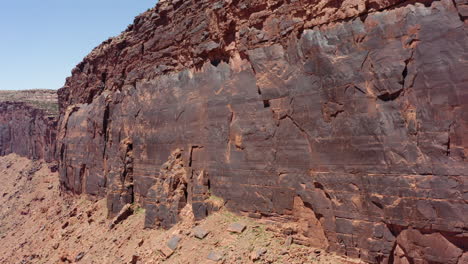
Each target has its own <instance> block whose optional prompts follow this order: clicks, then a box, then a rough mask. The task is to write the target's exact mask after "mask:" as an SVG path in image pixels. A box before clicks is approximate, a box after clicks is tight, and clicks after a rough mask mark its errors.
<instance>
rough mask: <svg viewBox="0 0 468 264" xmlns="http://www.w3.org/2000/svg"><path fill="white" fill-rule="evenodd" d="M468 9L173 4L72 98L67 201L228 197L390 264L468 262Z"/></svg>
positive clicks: (168, 214) (448, 4)
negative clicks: (83, 197)
mask: <svg viewBox="0 0 468 264" xmlns="http://www.w3.org/2000/svg"><path fill="white" fill-rule="evenodd" d="M466 7H467V5H466V1H462V0H458V1H448V0H443V1H378V0H374V1H325V0H324V1H281V0H269V1H264V0H261V1H260V0H259V1H253V0H248V1H247V0H246V1H243V0H237V1H219V2H215V1H208V0H205V1H190V0H186V1H182V0H179V1H177V0H174V1H161V2H160V3H159V4H158V5H157V6H156V7H155V8H154V9H153V10H151V11H148V12H146V13H144V14H142V15H140V16H139V17H137V18H136V19H135V23H134V24H133V25H131V26H129V28H128V29H127V30H126V31H125V32H124V33H123V34H122V35H121V36H119V37H116V38H114V39H110V40H108V41H106V42H104V43H103V44H102V45H101V46H99V47H97V48H96V49H95V50H94V51H93V52H92V53H91V54H90V55H89V56H88V57H86V58H85V59H84V61H83V62H82V63H80V64H79V65H78V66H77V68H75V69H74V70H73V74H72V76H71V77H70V78H68V79H67V82H66V85H65V87H64V88H62V89H61V90H60V91H59V99H60V107H61V118H60V127H59V136H58V147H57V150H58V151H59V153H58V156H59V160H60V179H61V184H62V187H63V188H64V189H66V190H69V191H72V192H74V193H77V194H82V193H85V194H88V195H95V196H98V197H104V196H106V197H107V198H108V210H109V213H110V214H111V215H113V214H115V213H117V212H118V211H119V210H120V209H121V208H122V207H123V205H124V204H126V203H131V202H137V203H140V204H142V205H143V206H144V207H145V208H146V223H145V224H146V226H147V227H156V226H162V227H165V228H167V227H170V226H172V225H173V224H175V223H176V222H177V221H178V213H179V211H180V209H181V208H183V207H184V206H185V205H186V204H187V203H188V204H191V206H192V209H193V213H194V215H195V218H198V219H200V218H203V217H205V216H206V215H207V214H208V213H209V212H210V211H211V210H213V206H212V204H211V203H210V199H208V198H209V197H210V196H211V195H216V196H218V197H221V198H223V199H224V200H225V201H226V206H227V207H228V208H230V209H231V210H234V211H237V212H240V213H243V214H246V215H249V216H251V217H261V218H265V219H270V220H273V221H275V222H278V223H285V222H286V223H287V222H297V223H298V225H297V226H298V228H296V229H294V230H292V231H291V230H289V232H293V233H294V235H295V238H296V239H298V240H302V241H303V242H304V243H307V244H311V245H314V246H321V247H327V248H328V249H330V250H332V251H336V252H339V253H341V254H346V255H348V256H351V257H360V258H362V259H363V260H365V261H368V262H373V263H419V262H418V261H426V262H430V263H464V262H463V261H466V259H467V258H468V255H467V253H465V254H464V255H463V253H464V252H466V250H467V248H466V247H467V245H468V238H467V236H468V233H467V232H466V230H468V229H467V228H468V226H467V223H468V219H467V216H468V214H467V213H466V212H468V204H467V203H466V200H467V198H468V197H467V196H466V195H467V193H468V191H467V187H466V186H467V176H468V166H467V162H466V155H467V147H468V143H467V142H468V138H467V133H466V131H467V129H468V116H467V113H468V103H467V99H468V94H467V91H468V89H467V88H468V79H467V74H466V73H467V72H468V64H467V63H466V59H467V56H468V54H467V47H466V43H468V38H467V35H466V23H465V22H464V20H465V18H466V16H467V12H466V11H467V8H466Z"/></svg>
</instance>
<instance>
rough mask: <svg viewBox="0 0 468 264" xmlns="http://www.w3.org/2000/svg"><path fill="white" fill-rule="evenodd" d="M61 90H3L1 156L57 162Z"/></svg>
mask: <svg viewBox="0 0 468 264" xmlns="http://www.w3.org/2000/svg"><path fill="white" fill-rule="evenodd" d="M57 120H58V102H57V91H54V90H24V91H0V155H2V156H4V155H7V154H11V153H16V154H18V155H20V156H23V157H27V158H30V159H34V160H37V159H44V160H46V161H48V162H52V161H54V160H56V157H55V143H56V142H55V138H56V134H57V131H56V130H57Z"/></svg>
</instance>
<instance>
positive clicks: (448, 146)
mask: <svg viewBox="0 0 468 264" xmlns="http://www.w3.org/2000/svg"><path fill="white" fill-rule="evenodd" d="M452 126H453V123H451V124H450V125H449V128H448V131H447V150H446V152H445V155H446V156H447V157H449V156H450V147H451V146H450V131H451V130H452Z"/></svg>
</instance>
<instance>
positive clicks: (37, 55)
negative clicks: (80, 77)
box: [0, 0, 157, 90]
mask: <svg viewBox="0 0 468 264" xmlns="http://www.w3.org/2000/svg"><path fill="white" fill-rule="evenodd" d="M156 2H157V0H0V90H19V89H33V88H47V89H58V88H60V87H62V86H63V84H64V82H65V78H66V77H67V76H69V75H70V72H71V70H72V69H73V67H75V66H76V64H78V63H79V62H80V61H81V60H82V59H83V58H84V57H85V56H86V54H88V53H89V52H90V51H91V50H92V49H93V48H94V47H96V46H97V45H99V44H100V43H101V42H102V41H104V40H106V39H107V38H109V37H111V36H116V35H118V34H120V32H122V31H123V30H125V29H126V28H127V26H128V24H131V23H132V22H133V18H134V17H135V16H137V15H138V14H140V13H142V12H144V11H146V10H147V9H148V8H151V7H154V6H155V5H156Z"/></svg>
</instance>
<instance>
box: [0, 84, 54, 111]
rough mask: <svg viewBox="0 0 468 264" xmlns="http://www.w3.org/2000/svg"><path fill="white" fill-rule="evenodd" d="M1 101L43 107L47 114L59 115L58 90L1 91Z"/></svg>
mask: <svg viewBox="0 0 468 264" xmlns="http://www.w3.org/2000/svg"><path fill="white" fill-rule="evenodd" d="M0 102H20V103H25V104H27V105H29V106H31V107H33V108H37V109H41V110H43V111H45V112H46V113H47V114H49V115H52V116H58V99H57V91H56V90H47V89H34V90H21V91H14V90H6V91H0Z"/></svg>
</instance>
